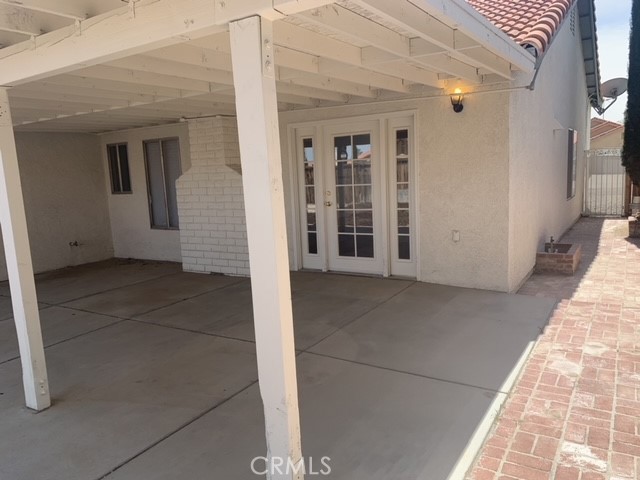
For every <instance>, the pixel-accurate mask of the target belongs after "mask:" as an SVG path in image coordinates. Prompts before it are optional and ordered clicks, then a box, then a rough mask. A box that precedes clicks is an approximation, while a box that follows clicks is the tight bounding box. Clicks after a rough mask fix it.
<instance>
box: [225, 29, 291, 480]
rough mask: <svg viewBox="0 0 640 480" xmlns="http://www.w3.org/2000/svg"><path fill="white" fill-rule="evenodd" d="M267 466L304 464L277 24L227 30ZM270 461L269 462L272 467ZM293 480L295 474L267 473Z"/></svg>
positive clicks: (277, 478) (275, 478)
mask: <svg viewBox="0 0 640 480" xmlns="http://www.w3.org/2000/svg"><path fill="white" fill-rule="evenodd" d="M229 29H230V33H231V53H232V60H233V78H234V82H235V89H236V109H237V115H238V134H239V138H240V160H241V163H242V183H243V187H244V198H245V212H246V219H247V236H248V242H249V264H250V269H251V286H252V298H253V312H254V323H255V331H256V350H257V356H258V377H259V384H260V393H261V396H262V401H263V406H264V416H265V424H266V439H267V452H268V453H267V455H268V461H269V462H272V461H273V459H279V460H282V461H284V464H285V465H286V464H287V462H288V461H289V460H291V461H292V462H293V463H294V464H298V462H300V461H301V460H302V450H301V445H300V414H299V411H298V388H297V379H296V357H295V346H294V339H293V314H292V307H291V285H290V281H289V254H288V250H287V226H286V221H285V208H284V187H283V181H282V160H281V153H280V133H279V127H278V111H277V106H276V103H277V97H276V83H275V70H274V60H273V34H272V23H271V22H270V21H268V20H266V19H260V17H249V18H246V19H244V20H240V21H237V22H233V23H231V24H230V25H229ZM271 464H272V463H269V465H271ZM267 478H270V479H271V480H285V479H287V480H294V479H299V480H301V479H302V478H303V474H302V473H300V474H294V473H292V472H291V471H289V472H288V473H283V474H278V473H276V474H274V475H271V476H268V477H267Z"/></svg>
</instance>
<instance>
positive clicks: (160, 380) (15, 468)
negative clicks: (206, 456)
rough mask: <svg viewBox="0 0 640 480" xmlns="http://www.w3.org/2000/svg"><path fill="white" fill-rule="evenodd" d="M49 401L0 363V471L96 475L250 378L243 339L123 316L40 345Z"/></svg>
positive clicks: (249, 355) (250, 359) (13, 367)
mask: <svg viewBox="0 0 640 480" xmlns="http://www.w3.org/2000/svg"><path fill="white" fill-rule="evenodd" d="M46 353H47V362H48V368H49V380H50V385H51V392H52V398H53V406H52V407H51V408H50V409H49V410H46V411H44V412H42V413H39V414H34V413H32V412H30V411H27V410H26V409H25V408H24V407H23V394H22V381H21V372H20V364H19V362H18V361H11V362H7V363H5V364H3V365H0V379H1V380H0V393H2V395H0V412H1V413H0V432H1V435H0V478H2V479H3V480H18V479H30V480H31V479H38V480H49V479H50V480H60V479H65V480H73V479H83V480H87V479H96V478H100V477H101V476H103V475H104V474H106V473H108V472H109V471H111V470H112V469H113V468H115V467H116V466H118V465H119V464H120V463H122V462H124V461H126V460H127V459H129V458H131V457H132V456H133V455H135V454H137V453H139V452H141V451H142V450H144V449H146V448H148V446H149V445H151V444H153V443H154V442H157V441H159V440H160V439H162V438H163V437H164V436H165V435H167V434H169V433H170V432H173V431H174V430H176V429H178V428H179V427H181V426H182V425H184V424H186V423H188V422H189V421H191V420H192V419H193V418H195V417H197V416H198V415H201V414H202V412H204V411H206V410H207V409H210V408H212V407H213V406H215V405H216V404H218V403H219V402H221V401H222V400H224V399H225V398H227V397H229V396H230V395H232V394H233V393H235V392H238V391H240V390H241V389H243V388H245V387H246V386H247V385H250V384H251V383H252V382H254V381H255V380H256V379H257V372H256V367H255V355H254V347H253V345H251V344H248V343H246V342H239V341H234V340H227V339H222V338H216V337H211V336H206V335H198V334H194V333H190V332H184V331H178V330H175V329H168V328H165V327H158V326H155V325H147V324H141V323H136V322H129V321H125V322H121V323H119V324H117V325H113V326H110V327H107V328H104V329H102V330H99V331H97V332H93V333H90V334H87V335H84V336H82V337H79V338H76V339H74V340H70V341H68V342H64V343H62V344H59V345H56V346H53V347H50V348H47V350H46Z"/></svg>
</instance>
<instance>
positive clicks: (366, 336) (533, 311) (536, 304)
mask: <svg viewBox="0 0 640 480" xmlns="http://www.w3.org/2000/svg"><path fill="white" fill-rule="evenodd" d="M426 299H428V300H426ZM555 303H556V302H555V301H553V300H551V299H539V298H534V297H527V296H519V295H508V294H501V293H495V292H485V291H478V290H470V289H464V288H456V287H445V286H441V285H429V284H418V283H416V284H415V285H412V286H411V287H409V288H408V289H407V290H405V291H403V292H401V293H400V294H398V295H397V296H395V297H393V298H392V299H390V300H389V301H387V302H386V303H384V304H383V305H381V306H380V307H379V308H377V309H375V310H373V311H371V312H369V313H368V314H366V315H364V316H363V317H362V318H360V319H358V320H357V321H355V322H353V323H352V324H350V325H348V326H347V327H345V328H344V329H342V330H340V331H338V332H336V333H335V334H333V335H331V336H330V337H329V338H327V339H326V340H324V341H322V342H321V343H319V344H318V345H317V346H315V347H314V348H312V349H311V351H312V352H316V353H321V354H325V355H330V356H332V357H336V358H341V359H345V360H352V361H356V362H360V363H365V364H371V365H376V366H381V367H385V368H391V369H395V370H400V371H403V372H410V373H414V374H418V375H424V376H426V377H431V378H437V379H441V380H447V381H450V382H457V383H463V384H466V385H474V386H478V387H481V388H486V389H490V390H493V391H498V390H500V389H501V388H502V385H503V383H504V381H505V380H506V378H507V377H508V376H509V373H510V372H511V371H512V370H513V368H514V366H515V365H516V364H517V362H518V360H519V359H520V357H521V356H522V355H523V354H524V353H525V352H526V351H527V349H528V348H530V346H531V343H532V342H534V341H535V340H536V338H537V337H538V335H540V333H541V330H542V328H543V326H544V325H545V324H546V322H547V320H548V318H549V315H550V313H551V311H552V310H553V306H554V305H555Z"/></svg>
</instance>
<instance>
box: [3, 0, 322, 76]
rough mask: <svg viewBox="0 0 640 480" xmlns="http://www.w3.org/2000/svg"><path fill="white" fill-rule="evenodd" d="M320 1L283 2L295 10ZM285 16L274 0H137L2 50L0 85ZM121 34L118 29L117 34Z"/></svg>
mask: <svg viewBox="0 0 640 480" xmlns="http://www.w3.org/2000/svg"><path fill="white" fill-rule="evenodd" d="M316 4H317V0H300V1H298V2H294V1H289V2H287V1H285V2H283V3H281V4H280V5H281V6H282V7H283V8H286V10H287V11H289V12H290V13H296V12H298V11H302V10H304V9H307V8H309V7H310V5H316ZM256 14H259V15H263V16H268V17H270V18H281V17H282V16H283V14H282V13H281V12H278V11H277V10H275V9H274V6H273V0H243V1H241V2H240V1H228V2H223V1H213V0H138V1H136V2H133V3H131V4H130V5H129V6H123V7H122V8H118V9H115V10H111V11H109V12H107V13H104V14H102V15H98V16H95V17H91V18H88V19H86V20H79V21H77V22H76V23H75V24H74V25H71V26H69V27H66V28H61V29H58V30H56V31H54V32H50V33H47V34H44V35H40V36H38V37H35V38H34V40H33V42H31V41H29V42H21V43H20V44H16V45H12V46H11V47H7V48H4V49H2V50H1V51H0V85H4V86H10V85H12V86H15V85H20V84H23V83H26V82H30V81H34V80H38V79H41V78H46V77H50V76H52V75H57V74H61V73H66V72H71V71H73V70H76V69H79V68H82V67H86V66H91V65H97V64H100V63H105V62H109V61H113V60H117V59H120V58H125V57H128V56H131V55H136V54H140V53H144V52H147V51H149V50H153V49H155V48H160V47H163V46H168V45H175V44H177V43H182V42H184V41H188V40H190V39H195V38H201V37H205V36H208V35H212V34H214V33H217V32H222V31H225V30H226V28H227V27H226V25H227V24H228V22H230V21H233V20H237V19H240V18H245V17H248V16H251V15H256ZM116 32H117V34H114V33H116Z"/></svg>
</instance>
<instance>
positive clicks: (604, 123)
mask: <svg viewBox="0 0 640 480" xmlns="http://www.w3.org/2000/svg"><path fill="white" fill-rule="evenodd" d="M622 129H624V125H622V124H620V123H617V122H611V121H609V120H604V119H602V118H597V117H595V118H592V119H591V140H595V139H596V138H600V137H603V136H605V135H609V134H610V133H613V132H616V131H619V130H622Z"/></svg>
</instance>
